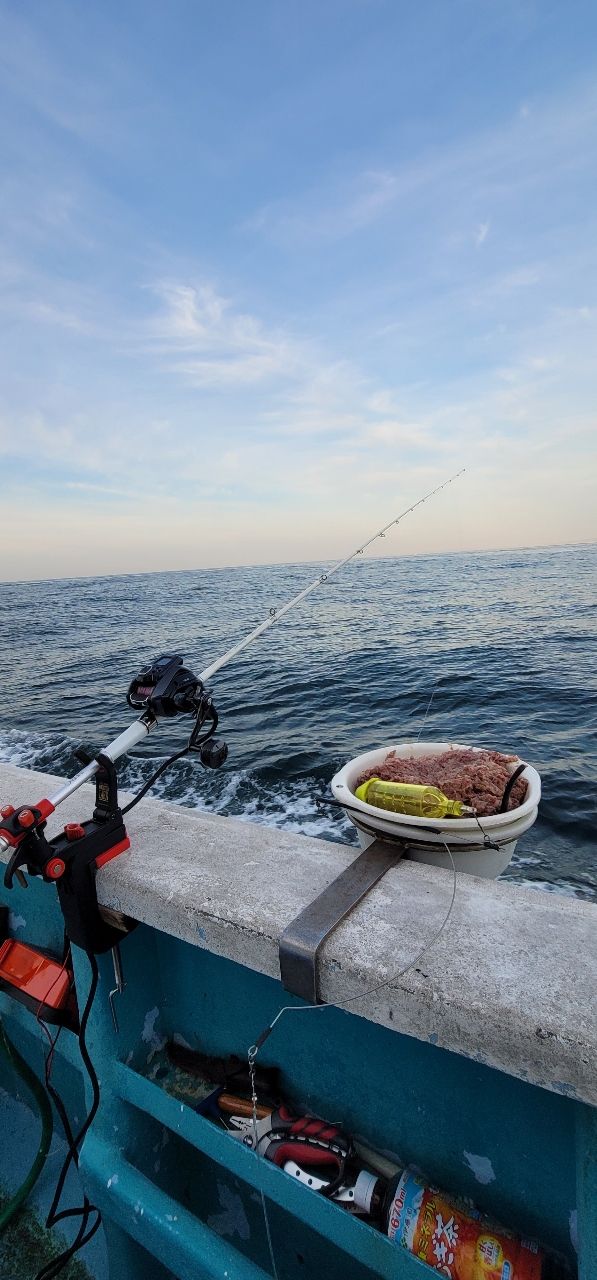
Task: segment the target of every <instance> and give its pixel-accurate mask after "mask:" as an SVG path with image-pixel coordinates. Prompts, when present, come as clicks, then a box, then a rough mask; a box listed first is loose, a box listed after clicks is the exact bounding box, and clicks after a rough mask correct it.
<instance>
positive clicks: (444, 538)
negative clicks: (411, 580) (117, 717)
mask: <svg viewBox="0 0 597 1280" xmlns="http://www.w3.org/2000/svg"><path fill="white" fill-rule="evenodd" d="M596 71H597V6H595V4H594V0H577V2H576V3H575V4H574V5H573V6H571V5H569V4H568V3H567V0H437V2H436V0H418V3H416V4H412V3H408V2H407V0H250V2H248V0H217V2H216V0H169V2H168V3H165V0H138V2H137V0H118V2H116V0H101V3H95V4H81V3H80V2H79V0H52V3H51V4H48V3H47V0H28V3H27V4H26V5H23V4H22V0H8V2H7V0H0V326H1V330H2V332H1V336H0V476H1V479H2V509H1V511H0V578H2V579H4V580H8V579H21V578H34V579H38V578H52V577H62V576H78V575H85V574H100V573H101V574H111V573H120V572H137V571H147V570H161V569H177V568H193V569H194V568H201V567H204V566H212V565H228V564H255V563H273V562H279V561H282V562H283V561H298V560H301V561H303V560H327V559H331V558H334V557H335V556H338V555H341V554H342V553H343V552H345V551H347V550H350V549H351V548H352V547H353V546H354V545H358V543H359V542H360V541H361V540H363V539H364V538H365V537H366V536H367V535H369V534H371V533H372V532H373V531H374V530H375V529H376V528H378V527H379V526H380V525H382V524H385V523H386V522H387V521H389V520H390V519H391V518H392V517H393V516H394V515H395V514H397V513H398V512H399V511H401V509H402V508H403V507H405V506H409V505H410V504H411V502H413V501H414V500H416V499H417V498H419V497H420V496H421V495H422V494H424V493H425V492H427V491H428V490H429V489H432V488H434V486H435V485H437V484H439V483H441V482H442V481H443V480H444V479H446V478H447V477H448V476H450V475H452V474H453V473H454V472H456V471H458V470H460V468H461V467H466V469H467V470H466V474H465V475H464V476H462V477H461V478H460V479H459V480H458V481H456V482H455V483H454V484H453V485H451V486H449V487H448V488H447V489H446V490H445V491H444V492H443V493H442V494H440V495H438V497H437V498H434V499H432V500H431V501H430V502H428V503H426V504H425V505H424V506H423V507H421V508H420V510H419V511H417V512H415V513H414V514H413V515H412V516H409V518H408V520H405V521H404V523H403V524H401V526H400V528H399V529H396V531H395V532H394V533H392V535H391V537H388V541H387V543H386V544H384V547H385V550H386V552H387V554H393V555H399V554H403V553H405V554H413V553H417V552H421V553H426V552H437V551H442V550H450V551H451V550H459V549H473V548H479V549H484V548H492V547H510V546H527V545H528V546H534V545H541V544H556V543H567V542H585V541H592V540H593V539H595V537H596V525H597V519H596V514H595V513H596V511H597V502H596V501H595V489H596V484H595V479H596V473H597V467H596V462H595V440H596V436H597V433H596V431H595V425H596V419H597V411H596V393H597V362H596V359H595V354H596V338H597V276H596V267H597V206H596V193H597V75H596ZM374 550H376V554H379V544H377V548H376V549H375V548H374Z"/></svg>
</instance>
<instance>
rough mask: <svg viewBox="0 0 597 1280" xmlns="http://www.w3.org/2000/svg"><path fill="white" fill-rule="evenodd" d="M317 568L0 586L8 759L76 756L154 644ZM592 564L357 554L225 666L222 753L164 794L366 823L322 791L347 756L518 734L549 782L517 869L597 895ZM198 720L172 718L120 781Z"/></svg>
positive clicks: (243, 812) (273, 601)
mask: <svg viewBox="0 0 597 1280" xmlns="http://www.w3.org/2000/svg"><path fill="white" fill-rule="evenodd" d="M325 567H326V566H325V565H321V566H314V565H312V564H309V565H305V564H297V565H283V566H280V565H277V566H271V567H259V568H234V569H209V570H205V569H203V570H197V571H185V572H179V573H153V574H136V575H127V576H122V577H111V578H84V579H72V580H59V581H51V582H39V583H4V584H2V585H0V690H1V697H0V759H1V760H5V761H12V762H14V763H17V764H21V765H26V766H29V767H32V768H39V769H44V770H49V771H52V772H55V773H59V774H63V775H69V774H72V773H74V772H76V770H77V769H78V768H79V767H80V766H78V765H77V763H76V762H75V761H74V759H73V750H74V749H75V748H76V747H77V746H78V745H81V744H82V745H84V746H86V747H87V748H88V749H94V750H98V749H99V748H100V747H101V746H102V745H104V744H105V743H106V742H107V741H109V739H111V738H112V737H114V736H115V734H116V733H118V732H120V730H121V729H122V728H124V727H125V725H126V724H127V723H128V722H129V720H130V718H131V715H132V713H131V712H130V711H129V709H128V708H127V706H126V703H125V694H126V690H127V688H128V684H129V681H130V679H131V677H132V676H133V675H134V674H135V672H136V671H137V670H138V669H139V667H140V666H141V665H142V664H143V663H144V662H145V661H146V660H147V659H150V658H151V657H153V656H155V655H157V654H159V653H161V652H180V653H181V654H183V655H184V657H185V660H186V662H187V664H188V665H190V666H191V667H194V668H195V670H197V671H199V670H201V668H202V667H205V666H207V664H208V663H209V662H210V661H211V660H212V659H213V658H214V657H217V656H218V655H219V654H220V653H222V652H223V651H224V650H225V649H227V648H228V647H229V646H230V645H231V644H232V643H233V642H235V641H236V640H238V639H240V638H241V637H242V636H243V635H244V634H245V633H246V632H248V631H249V630H250V629H251V628H252V627H253V626H255V624H256V623H257V622H259V621H260V620H261V619H262V618H263V617H264V616H266V615H267V613H268V611H269V609H270V607H272V606H277V607H279V606H281V605H282V604H283V603H285V601H286V600H287V599H288V598H289V597H290V596H291V595H293V594H294V593H296V592H297V591H299V590H300V589H301V588H302V587H303V586H304V585H306V583H307V582H309V581H311V580H312V578H313V577H314V576H315V574H316V573H318V572H319V571H321V570H322V569H323V568H325ZM596 585H597V545H595V544H591V545H586V546H581V547H560V548H558V547H556V548H546V549H523V550H518V551H499V552H497V551H496V552H488V553H471V554H458V555H445V556H418V557H405V558H387V559H367V558H359V559H357V561H355V562H353V563H352V564H350V565H348V566H347V567H346V568H345V569H344V570H342V571H341V572H340V573H339V574H338V575H337V576H336V577H334V578H332V579H331V580H330V581H329V582H328V583H326V584H325V585H323V586H322V587H321V588H320V589H319V590H318V591H317V592H315V593H314V595H313V596H312V597H310V599H309V600H308V601H306V602H305V603H304V604H303V605H302V606H299V607H298V608H297V610H296V611H293V612H291V613H290V614H289V615H288V616H287V617H286V618H285V619H284V620H283V621H282V622H281V623H280V624H279V625H277V626H276V627H274V628H272V630H271V631H270V632H269V633H268V634H267V635H266V636H265V637H263V638H262V639H261V640H259V641H258V642H256V644H255V645H253V646H252V647H251V648H250V649H249V650H248V651H247V652H246V653H245V654H243V655H242V656H241V657H240V658H238V659H236V660H235V661H234V662H233V663H231V664H230V666H228V667H227V668H224V669H223V670H222V671H221V672H220V673H219V674H218V675H217V676H216V677H215V678H214V681H213V690H214V697H215V701H216V705H217V707H218V710H219V713H220V729H219V731H218V732H219V734H221V735H222V736H223V737H225V738H226V740H227V742H228V745H229V751H230V754H229V758H228V761H227V763H226V765H225V766H224V767H223V768H222V769H221V770H220V771H219V772H217V773H213V772H209V771H207V770H204V769H203V768H202V767H201V766H200V765H199V763H198V761H197V759H196V758H194V757H191V759H190V760H183V761H180V762H178V763H177V764H175V765H174V766H173V768H172V770H171V771H170V772H169V773H168V774H167V775H165V776H164V777H163V778H161V779H160V780H159V782H158V784H157V785H156V787H155V792H154V794H156V795H160V796H163V797H165V798H167V799H168V800H171V801H174V802H177V803H180V804H184V805H189V806H192V807H196V808H198V809H209V810H213V811H215V812H218V813H222V814H228V815H234V816H235V817H239V818H242V819H244V820H246V821H247V822H261V823H266V824H268V825H270V826H273V827H284V828H286V829H289V830H292V831H295V832H301V833H303V834H304V835H305V836H324V837H327V838H330V839H334V840H340V841H344V842H347V843H351V844H355V843H356V839H355V833H354V829H353V828H352V827H351V825H350V823H349V822H348V821H347V819H346V818H345V817H344V816H343V815H342V813H341V812H339V811H337V810H335V809H334V808H333V807H331V806H328V805H326V804H325V802H324V798H325V796H326V794H328V793H329V789H328V784H329V780H330V778H331V777H332V775H333V773H334V772H335V771H336V770H337V768H338V767H339V766H340V765H341V764H342V763H344V762H345V761H346V760H347V759H348V758H349V757H350V756H354V755H357V754H358V753H360V752H361V751H365V750H368V749H370V748H372V747H375V746H380V745H383V744H385V743H388V742H397V741H401V740H403V739H409V738H413V737H417V735H418V734H419V733H421V737H422V740H425V739H428V740H444V739H450V740H453V741H460V742H465V743H471V744H475V745H479V746H486V747H494V748H497V749H499V750H502V751H505V752H516V753H518V754H520V755H521V756H522V757H523V758H524V759H526V760H528V761H529V762H530V763H532V764H533V765H535V767H536V768H537V769H538V770H539V772H540V774H541V777H542V785H543V798H542V801H541V806H540V816H539V820H538V821H537V823H536V824H535V826H534V827H533V828H532V829H531V830H530V831H529V832H528V833H527V835H525V836H524V837H523V838H522V840H521V841H520V842H519V844H518V846H517V850H516V854H515V858H514V860H513V862H512V863H511V866H510V867H509V869H508V871H507V873H506V878H507V879H509V880H516V881H519V882H523V883H525V884H527V885H529V884H530V885H533V886H535V887H537V888H538V889H543V890H548V891H556V892H560V893H566V894H570V895H574V896H577V897H582V898H593V899H595V900H597V868H596V865H595V847H596V845H595V830H596V826H597V805H596V796H597V715H596V712H597V678H596V672H595V653H596V646H595V640H596V632H597V591H596ZM432 695H433V696H432ZM430 699H431V705H430V706H429V702H430ZM427 708H429V709H428V715H427V719H426V721H425V723H424V724H423V722H424V717H425V713H426V710H427ZM187 729H188V723H187V721H186V720H182V719H180V720H177V721H170V722H162V724H161V725H160V727H159V728H158V729H157V730H155V731H154V732H153V733H152V734H151V736H150V737H149V738H148V739H147V742H146V743H144V744H143V747H142V748H139V749H138V751H137V752H136V753H135V755H134V757H129V758H128V759H127V760H126V762H123V766H122V770H121V778H122V783H123V785H126V786H127V787H136V786H137V785H138V784H140V783H141V782H142V781H143V779H145V778H146V777H148V776H149V773H150V772H151V771H153V769H154V768H155V766H156V764H157V763H158V761H159V760H160V759H162V758H164V757H165V756H166V755H168V754H170V752H172V751H173V750H175V749H177V748H178V747H180V746H182V745H183V743H184V741H185V733H186V731H187ZM2 799H3V800H5V801H7V800H9V799H10V797H9V796H6V797H2Z"/></svg>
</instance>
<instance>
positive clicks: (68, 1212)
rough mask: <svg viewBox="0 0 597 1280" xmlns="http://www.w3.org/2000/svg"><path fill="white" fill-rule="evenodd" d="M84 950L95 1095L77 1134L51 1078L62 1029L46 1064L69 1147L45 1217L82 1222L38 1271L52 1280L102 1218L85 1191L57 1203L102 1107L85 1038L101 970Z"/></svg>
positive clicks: (82, 1045)
mask: <svg viewBox="0 0 597 1280" xmlns="http://www.w3.org/2000/svg"><path fill="white" fill-rule="evenodd" d="M85 954H86V955H87V959H88V961H89V965H90V968H91V983H90V986H89V992H88V995H87V1000H86V1002H85V1008H84V1010H83V1014H82V1017H81V1023H80V1028H79V1052H80V1054H81V1059H82V1061H83V1066H84V1067H85V1070H86V1072H87V1076H88V1078H89V1081H90V1084H91V1089H92V1095H93V1098H92V1103H91V1107H90V1109H89V1112H88V1113H87V1117H86V1119H85V1121H84V1122H83V1124H82V1126H81V1128H80V1129H79V1132H78V1133H77V1135H76V1136H74V1135H73V1131H72V1127H71V1124H70V1121H69V1118H68V1115H67V1112H66V1108H65V1106H64V1102H63V1100H62V1098H61V1096H60V1094H59V1093H58V1090H57V1089H56V1088H55V1086H54V1085H53V1084H52V1081H51V1070H52V1059H53V1056H54V1050H55V1048H56V1043H57V1040H58V1035H59V1034H60V1031H58V1033H57V1035H56V1037H55V1039H54V1040H53V1041H52V1042H51V1048H50V1050H49V1052H48V1054H47V1055H46V1064H45V1076H46V1087H47V1089H48V1092H49V1094H50V1097H51V1098H52V1100H53V1102H54V1105H55V1107H56V1110H57V1112H58V1115H59V1116H60V1120H61V1123H62V1127H63V1129H64V1134H65V1137H66V1143H67V1147H68V1150H67V1154H66V1158H65V1160H64V1163H63V1165H62V1168H61V1170H60V1173H59V1175H58V1181H57V1183H56V1188H55V1191H54V1195H53V1197H52V1203H51V1205H50V1209H49V1212H48V1216H47V1219H46V1227H47V1228H48V1229H49V1230H51V1229H52V1227H55V1226H56V1224H57V1223H58V1222H63V1221H64V1220H65V1219H67V1218H74V1217H80V1218H81V1224H80V1226H79V1230H78V1231H77V1234H76V1236H75V1238H74V1240H73V1241H72V1243H71V1244H70V1245H69V1246H68V1248H66V1249H64V1250H63V1252H62V1253H61V1254H59V1255H58V1257H57V1258H52V1260H51V1261H50V1262H48V1263H47V1264H46V1266H45V1267H42V1269H41V1271H38V1273H37V1275H36V1277H35V1280H53V1278H54V1276H57V1275H58V1274H59V1273H60V1272H61V1271H62V1270H63V1268H64V1267H65V1266H66V1265H67V1263H68V1262H70V1260H71V1258H72V1257H74V1255H75V1253H77V1252H78V1251H79V1249H82V1248H83V1246H84V1245H86V1244H87V1243H88V1242H89V1240H91V1238H92V1236H94V1235H95V1233H96V1231H97V1230H98V1228H99V1226H100V1224H101V1220H102V1218H101V1213H100V1211H99V1209H98V1208H96V1206H95V1205H93V1204H91V1201H90V1200H89V1199H88V1197H87V1196H86V1195H84V1197H83V1204H82V1205H81V1206H80V1207H73V1208H71V1209H59V1207H58V1206H59V1204H60V1200H61V1198H62V1193H63V1191H64V1184H65V1182H66V1178H67V1175H68V1172H69V1169H70V1167H71V1165H72V1164H74V1165H75V1166H76V1167H78V1164H79V1148H80V1146H81V1144H82V1142H83V1139H84V1138H85V1135H86V1133H87V1132H88V1130H89V1129H90V1127H91V1125H92V1124H93V1121H94V1119H95V1116H96V1114H97V1110H98V1107H99V1102H100V1087H99V1080H98V1078H97V1073H96V1070H95V1067H94V1065H93V1063H92V1061H91V1058H90V1056H89V1050H88V1048H87V1041H86V1038H85V1037H86V1032H87V1023H88V1021H89V1015H90V1013H91V1009H92V1006H93V1002H94V1000H95V996H96V993H97V988H98V983H99V970H98V966H97V960H96V957H95V955H94V954H93V952H91V951H87V952H86V953H85ZM46 1031H47V1028H46ZM47 1034H48V1035H49V1032H47ZM92 1214H95V1221H94V1222H93V1223H92V1224H91V1226H90V1227H88V1223H89V1218H90V1217H91V1215H92Z"/></svg>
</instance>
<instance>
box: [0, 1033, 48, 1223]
mask: <svg viewBox="0 0 597 1280" xmlns="http://www.w3.org/2000/svg"><path fill="white" fill-rule="evenodd" d="M0 1049H1V1050H2V1052H3V1054H4V1055H5V1057H6V1058H7V1059H8V1061H9V1062H10V1063H11V1064H12V1066H13V1067H14V1069H15V1071H17V1072H18V1074H19V1075H20V1077H21V1079H22V1080H23V1081H24V1082H25V1084H26V1085H27V1087H28V1089H29V1090H30V1091H31V1093H32V1094H33V1096H34V1098H35V1100H36V1102H37V1105H38V1107H39V1113H40V1116H41V1135H40V1139H39V1147H38V1150H37V1155H36V1157H35V1160H34V1161H33V1164H32V1165H31V1168H30V1170H29V1173H28V1174H27V1177H26V1178H25V1181H24V1182H23V1183H21V1186H20V1187H19V1189H18V1191H16V1192H15V1194H14V1196H12V1198H11V1199H10V1200H9V1201H8V1204H5V1205H4V1208H3V1209H1V1210H0V1235H1V1234H2V1232H3V1231H5V1230H6V1228H7V1226H8V1224H9V1222H10V1221H11V1219H12V1218H14V1215H15V1213H17V1212H18V1210H19V1209H20V1207H21V1205H22V1204H23V1202H24V1201H25V1200H26V1199H27V1196H28V1195H29V1194H30V1193H31V1191H32V1190H33V1187H34V1186H35V1183H36V1182H37V1179H38V1178H39V1175H40V1173H41V1171H42V1169H43V1167H44V1164H45V1162H46V1157H47V1154H48V1151H49V1149H50V1142H51V1140H52V1127H53V1120H52V1108H51V1106H50V1100H49V1098H48V1095H47V1093H46V1091H45V1089H44V1087H43V1085H42V1084H41V1082H40V1081H39V1080H38V1078H37V1076H36V1075H35V1073H34V1072H33V1071H32V1070H31V1067H30V1066H29V1063H28V1062H25V1059H24V1058H22V1057H21V1055H20V1053H19V1052H18V1049H16V1048H15V1046H14V1044H13V1043H12V1041H11V1040H9V1038H8V1036H7V1034H6V1031H5V1030H4V1027H3V1026H2V1023H1V1022H0Z"/></svg>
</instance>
